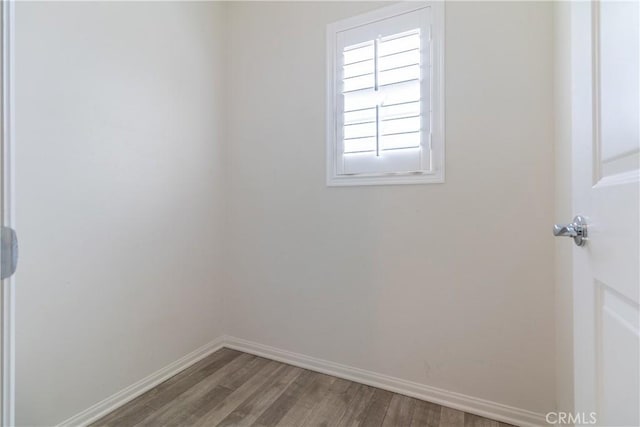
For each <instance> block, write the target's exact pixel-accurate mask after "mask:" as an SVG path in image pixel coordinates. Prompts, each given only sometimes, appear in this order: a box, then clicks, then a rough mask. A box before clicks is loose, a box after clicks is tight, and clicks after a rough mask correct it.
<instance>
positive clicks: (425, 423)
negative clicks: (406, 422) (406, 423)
mask: <svg viewBox="0 0 640 427" xmlns="http://www.w3.org/2000/svg"><path fill="white" fill-rule="evenodd" d="M440 412H441V406H440V405H436V404H435V403H431V402H425V401H423V400H420V401H418V402H416V409H415V411H414V412H413V418H412V419H411V426H412V427H439V426H440Z"/></svg>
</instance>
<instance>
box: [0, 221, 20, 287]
mask: <svg viewBox="0 0 640 427" xmlns="http://www.w3.org/2000/svg"><path fill="white" fill-rule="evenodd" d="M0 237H1V239H0V240H1V241H2V248H1V249H0V255H1V258H2V259H1V260H0V261H1V263H0V264H1V266H0V279H6V278H8V277H11V275H13V273H15V272H16V267H17V266H18V237H17V236H16V232H15V231H14V230H13V229H12V228H9V227H2V228H1V229H0Z"/></svg>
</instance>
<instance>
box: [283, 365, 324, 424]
mask: <svg viewBox="0 0 640 427" xmlns="http://www.w3.org/2000/svg"><path fill="white" fill-rule="evenodd" d="M336 380H337V378H336V377H332V376H329V375H324V374H316V377H315V379H314V381H313V383H312V385H311V387H309V388H308V390H307V391H306V392H305V393H304V394H303V395H302V396H300V399H299V400H298V401H297V402H296V404H295V405H294V406H293V407H292V408H291V409H290V410H289V411H288V412H287V413H286V414H285V415H284V416H283V417H282V418H281V419H280V421H279V422H278V423H277V424H276V425H277V426H281V427H291V426H301V425H303V424H304V422H305V420H306V419H307V417H308V416H309V414H310V412H311V411H312V410H313V408H314V406H315V405H316V404H317V403H318V401H320V400H321V399H322V398H323V397H324V396H325V395H326V393H327V392H328V391H329V388H330V387H331V385H332V384H333V382H334V381H336Z"/></svg>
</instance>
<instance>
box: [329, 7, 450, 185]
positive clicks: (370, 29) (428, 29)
mask: <svg viewBox="0 0 640 427" xmlns="http://www.w3.org/2000/svg"><path fill="white" fill-rule="evenodd" d="M443 7H444V6H443V5H442V4H440V3H437V2H434V3H424V2H419V3H415V2H411V3H402V4H398V5H394V6H390V7H387V8H384V9H380V10H376V11H373V12H371V13H367V14H365V15H360V16H357V17H354V18H350V19H347V20H344V21H340V22H337V23H335V24H332V25H329V27H328V30H327V54H328V58H327V62H328V72H327V79H328V81H327V98H328V99H327V185H370V184H416V183H435V182H443V181H444V102H443V98H444V91H443V88H444V81H443V65H444V64H443V57H444V51H443V45H444V43H443V35H444V28H443V25H444V16H443Z"/></svg>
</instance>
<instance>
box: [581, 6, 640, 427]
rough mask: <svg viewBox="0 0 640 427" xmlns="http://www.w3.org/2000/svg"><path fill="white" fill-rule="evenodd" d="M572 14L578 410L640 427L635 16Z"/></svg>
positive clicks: (584, 9) (601, 9) (632, 9)
mask: <svg viewBox="0 0 640 427" xmlns="http://www.w3.org/2000/svg"><path fill="white" fill-rule="evenodd" d="M571 7H572V29H571V32H572V83H573V92H572V97H573V98H572V115H573V120H572V134H573V136H572V141H573V142H572V145H573V172H572V173H573V192H574V197H573V205H574V211H575V213H576V214H582V215H585V216H586V217H587V219H588V223H589V228H588V233H589V236H588V243H587V245H586V246H584V247H580V248H578V247H576V248H574V358H575V380H574V381H575V384H574V389H575V405H576V408H575V409H576V412H577V413H578V414H589V413H591V412H595V413H596V418H597V421H598V425H604V426H616V425H618V426H637V425H640V410H639V403H638V402H639V400H640V396H639V392H638V389H639V387H640V372H639V366H640V331H639V326H638V319H639V316H640V309H639V304H638V302H639V300H640V298H639V284H640V268H639V263H638V260H639V259H640V258H639V257H640V243H639V240H640V239H639V237H640V235H639V232H640V228H639V218H640V209H639V202H640V200H639V197H638V194H639V193H638V192H639V190H640V187H639V181H640V180H639V177H640V165H639V162H638V160H639V159H640V156H639V153H640V140H639V138H640V136H639V135H640V131H639V124H640V123H639V112H640V87H639V84H638V81H639V79H640V66H639V63H640V42H639V31H638V23H639V22H640V19H639V18H640V10H639V6H638V3H637V2H614V1H611V2H609V1H606V2H593V3H586V2H585V3H578V2H576V3H572V6H571ZM583 419H585V418H583ZM586 419H587V420H588V419H589V418H588V417H587V418H586Z"/></svg>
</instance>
